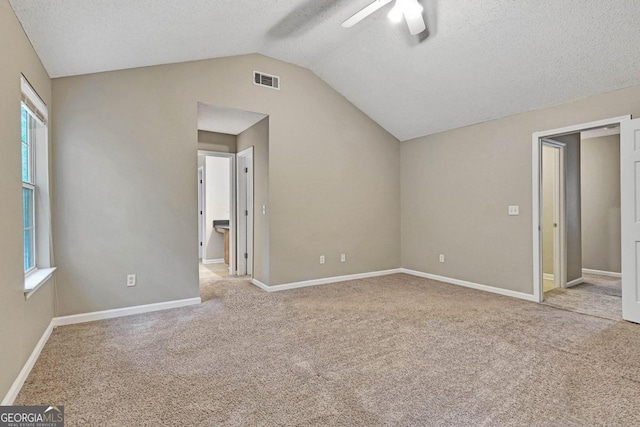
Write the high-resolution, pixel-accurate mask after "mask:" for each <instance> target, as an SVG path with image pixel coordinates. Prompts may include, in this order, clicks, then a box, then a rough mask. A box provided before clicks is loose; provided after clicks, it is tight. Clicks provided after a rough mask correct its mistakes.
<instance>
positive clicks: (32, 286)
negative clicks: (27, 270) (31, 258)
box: [24, 267, 56, 299]
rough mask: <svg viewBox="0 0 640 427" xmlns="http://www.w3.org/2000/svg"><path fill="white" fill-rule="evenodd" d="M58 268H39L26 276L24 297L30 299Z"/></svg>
mask: <svg viewBox="0 0 640 427" xmlns="http://www.w3.org/2000/svg"><path fill="white" fill-rule="evenodd" d="M54 271H56V268H55V267H53V268H39V269H38V270H36V271H34V272H33V273H31V274H29V275H28V276H27V277H25V278H24V298H25V299H29V297H31V295H33V294H34V293H35V291H37V290H38V289H39V288H40V286H42V285H44V284H45V283H46V282H47V280H49V279H50V278H51V276H53V272H54Z"/></svg>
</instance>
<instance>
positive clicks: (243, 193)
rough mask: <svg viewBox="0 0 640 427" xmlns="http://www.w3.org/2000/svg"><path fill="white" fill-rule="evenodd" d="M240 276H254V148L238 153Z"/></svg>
mask: <svg viewBox="0 0 640 427" xmlns="http://www.w3.org/2000/svg"><path fill="white" fill-rule="evenodd" d="M236 159H237V162H238V168H237V171H238V180H237V183H238V191H237V194H238V200H237V202H238V208H237V214H238V275H239V276H244V275H249V276H252V275H253V147H249V148H247V149H246V150H244V151H241V152H239V153H238V155H237V157H236Z"/></svg>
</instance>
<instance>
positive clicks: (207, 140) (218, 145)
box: [198, 130, 238, 153]
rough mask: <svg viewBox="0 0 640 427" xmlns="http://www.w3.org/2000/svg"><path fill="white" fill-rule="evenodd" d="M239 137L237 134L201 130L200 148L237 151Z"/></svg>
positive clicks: (199, 137) (199, 134)
mask: <svg viewBox="0 0 640 427" xmlns="http://www.w3.org/2000/svg"><path fill="white" fill-rule="evenodd" d="M237 138H238V137H237V136H236V135H229V134H226V133H218V132H207V131H204V130H199V131H198V150H208V151H218V152H220V153H236V152H237V147H238V143H237Z"/></svg>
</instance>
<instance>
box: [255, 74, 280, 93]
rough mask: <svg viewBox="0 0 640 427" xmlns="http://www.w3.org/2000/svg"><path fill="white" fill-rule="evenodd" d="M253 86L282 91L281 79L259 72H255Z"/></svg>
mask: <svg viewBox="0 0 640 427" xmlns="http://www.w3.org/2000/svg"><path fill="white" fill-rule="evenodd" d="M253 84H254V85H258V86H266V87H269V88H271V89H277V90H280V77H278V76H272V75H271V74H265V73H261V72H259V71H254V72H253Z"/></svg>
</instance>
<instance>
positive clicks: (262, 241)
mask: <svg viewBox="0 0 640 427" xmlns="http://www.w3.org/2000/svg"><path fill="white" fill-rule="evenodd" d="M249 147H253V169H254V171H253V197H254V200H253V226H254V229H253V276H254V277H255V278H256V279H257V280H259V281H261V282H262V283H269V118H268V117H265V118H264V119H262V120H260V121H259V122H258V123H256V124H255V125H253V126H251V127H250V128H249V129H247V130H245V131H244V132H242V133H241V134H240V135H238V152H240V151H243V150H246V149H247V148H249ZM263 206H264V207H265V210H264V214H263V213H262V207H263Z"/></svg>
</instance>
